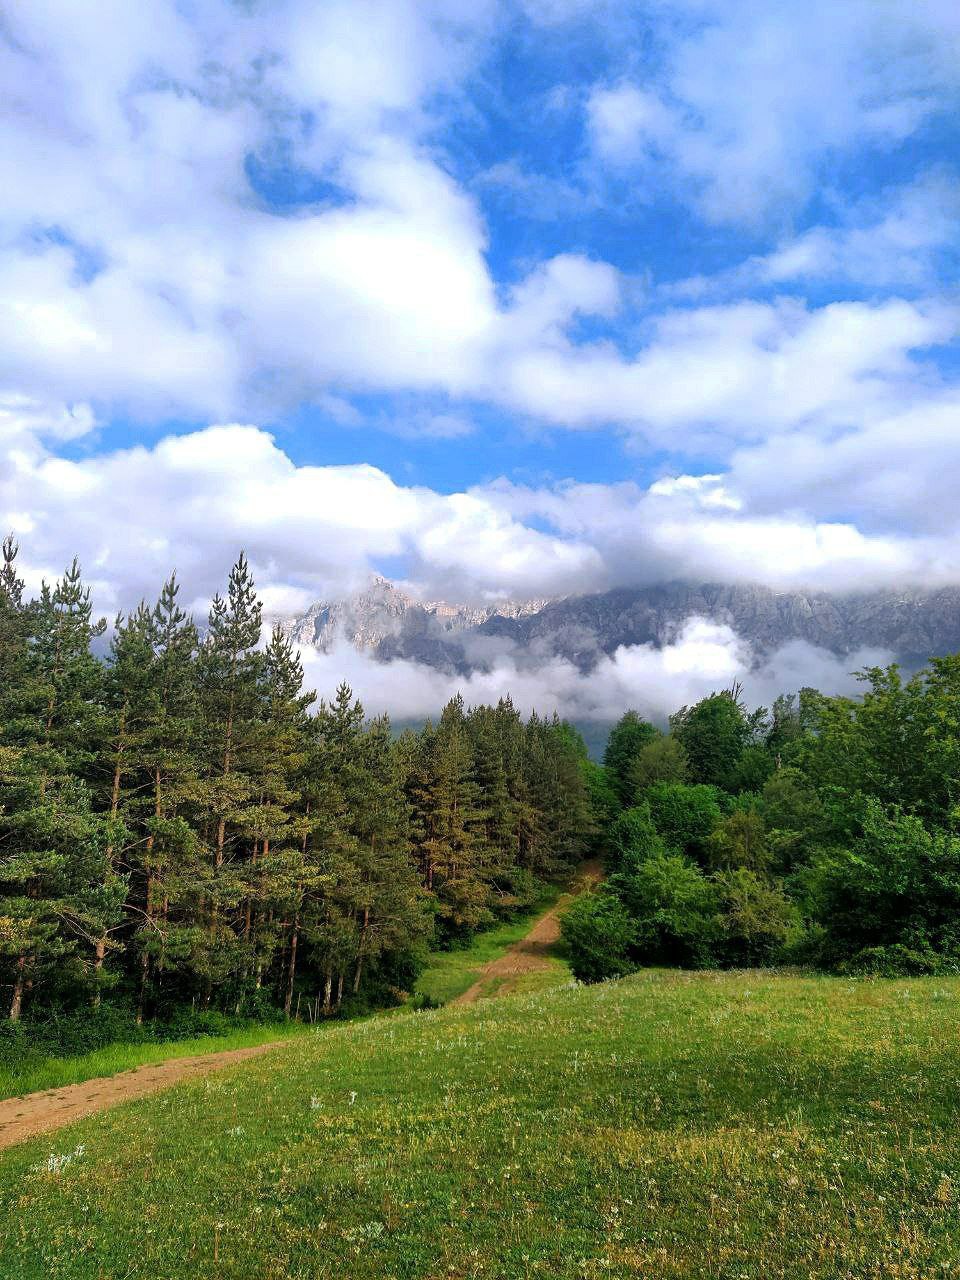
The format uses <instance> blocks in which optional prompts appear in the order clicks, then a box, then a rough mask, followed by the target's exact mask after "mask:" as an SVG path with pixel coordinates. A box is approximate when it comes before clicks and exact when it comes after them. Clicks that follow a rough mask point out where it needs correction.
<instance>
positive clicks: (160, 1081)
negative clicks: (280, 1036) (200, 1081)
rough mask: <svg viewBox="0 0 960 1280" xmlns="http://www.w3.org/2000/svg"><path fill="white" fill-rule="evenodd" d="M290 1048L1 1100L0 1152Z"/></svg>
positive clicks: (154, 1067)
mask: <svg viewBox="0 0 960 1280" xmlns="http://www.w3.org/2000/svg"><path fill="white" fill-rule="evenodd" d="M288 1043H289V1041H285V1040H272V1041H271V1042H270V1043H269V1044H258V1045H253V1046H251V1047H249V1048H246V1049H224V1050H223V1051H222V1052H220V1053H203V1054H197V1055H196V1056H194V1057H191V1058H169V1059H168V1060H167V1061H166V1062H154V1063H150V1064H148V1065H146V1066H143V1067H134V1068H132V1069H131V1070H129V1071H121V1072H120V1073H119V1074H118V1075H115V1076H103V1077H101V1078H100V1079H99V1080H85V1081H83V1083H81V1084H69V1085H65V1086H64V1087H63V1088H62V1089H44V1090H42V1091H41V1092H40V1093H28V1094H27V1095H26V1096H25V1097H23V1098H5V1099H4V1100H3V1101H0V1150H2V1149H3V1148H4V1147H12V1146H13V1145H14V1144H15V1143H17V1142H23V1141H24V1140H25V1139H26V1138H34V1137H36V1136H37V1135H39V1134H41V1133H47V1132H49V1131H50V1130H51V1129H59V1128H60V1126H61V1125H65V1124H70V1123H72V1121H74V1120H80V1119H82V1117H83V1116H90V1115H93V1114H94V1113H95V1112H97V1111H105V1110H106V1109H107V1108H108V1107H114V1106H116V1105H117V1104H118V1103H120V1102H128V1101H129V1100H130V1099H131V1098H142V1097H143V1096H144V1095H145V1094H148V1093H156V1092H158V1091H159V1090H161V1089H169V1088H170V1086H171V1085H174V1084H179V1083H180V1081H181V1080H191V1079H193V1078H194V1077H196V1076H201V1075H206V1074H207V1072H209V1071H219V1070H221V1069H222V1068H223V1067H232V1066H233V1065H234V1064H235V1063H238V1062H245V1061H246V1059H247V1058H255V1057H257V1055H258V1054H261V1053H267V1052H269V1050H271V1049H276V1048H277V1047H278V1046H279V1045H282V1044H288Z"/></svg>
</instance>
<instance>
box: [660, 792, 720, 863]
mask: <svg viewBox="0 0 960 1280" xmlns="http://www.w3.org/2000/svg"><path fill="white" fill-rule="evenodd" d="M646 801H647V804H648V805H649V807H650V815H651V817H652V818H653V822H654V826H655V827H656V829H657V831H658V832H659V833H660V835H661V836H663V839H664V841H665V842H666V844H667V847H668V848H669V849H670V851H671V852H673V853H684V854H689V855H690V856H691V857H694V858H697V859H698V860H701V861H702V860H703V859H704V857H705V854H706V849H707V841H708V840H709V838H710V836H711V834H712V833H713V831H714V830H715V829H716V828H717V826H718V825H719V823H720V819H721V818H722V816H723V814H722V810H721V808H720V799H719V796H718V793H717V790H716V788H715V787H708V786H706V785H704V784H702V783H701V784H697V785H695V786H687V785H686V784H685V783H682V782H658V783H655V784H654V785H653V786H652V787H650V788H648V790H647V793H646Z"/></svg>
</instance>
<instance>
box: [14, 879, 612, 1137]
mask: <svg viewBox="0 0 960 1280" xmlns="http://www.w3.org/2000/svg"><path fill="white" fill-rule="evenodd" d="M600 875H601V871H600V863H599V862H585V863H583V865H582V866H581V867H580V870H579V872H578V873H577V877H576V879H575V881H574V884H573V886H572V888H571V890H570V892H569V893H568V894H565V895H564V897H563V898H561V899H560V901H559V902H558V903H557V905H556V906H555V907H553V908H551V910H550V911H548V912H547V913H546V915H542V916H541V917H540V919H539V920H537V921H536V923H535V924H534V925H533V927H532V928H531V930H530V932H529V933H528V934H527V935H526V937H524V938H522V939H521V940H520V941H519V942H515V943H514V944H513V945H512V946H511V947H510V948H509V950H507V951H506V952H505V953H504V955H502V956H500V957H499V958H498V959H496V960H491V961H490V962H489V964H487V965H485V966H484V968H483V970H482V972H481V975H480V977H479V978H478V979H477V981H476V982H475V983H474V984H473V986H472V987H470V988H469V989H468V990H467V991H464V992H463V994H462V995H459V996H457V997H456V999H455V1000H452V1001H451V1002H450V1003H451V1004H474V1003H475V1002H476V1001H477V1000H480V999H482V998H483V997H485V996H492V995H497V996H502V995H508V994H509V993H510V992H511V991H512V990H513V989H514V987H516V985H517V983H518V982H519V980H520V978H521V977H522V976H523V975H524V974H528V973H534V972H536V971H537V970H541V969H547V968H549V967H550V962H551V953H552V950H553V947H554V944H555V943H556V942H557V940H558V938H559V937H560V919H559V912H560V911H561V910H562V909H563V907H564V906H565V905H566V904H567V903H568V902H569V901H570V898H571V897H573V896H575V895H576V894H578V893H582V892H583V891H584V890H585V889H588V888H589V887H590V886H591V885H593V884H595V883H596V882H597V881H598V880H599V879H600ZM289 1043H290V1042H289V1041H288V1040H272V1041H270V1042H269V1043H268V1044H258V1045H251V1046H248V1047H246V1048H243V1049H226V1050H223V1051H222V1052H219V1053H203V1054H196V1055H194V1056H192V1057H189V1058H169V1059H167V1061H165V1062H156V1063H150V1064H148V1065H145V1066H142V1067H136V1068H134V1069H133V1070H131V1071H121V1072H120V1073H118V1074H117V1075H114V1076H101V1077H100V1078H99V1079H96V1080H85V1081H83V1082H82V1083H81V1084H71V1085H65V1086H64V1087H62V1088H60V1089H44V1090H42V1091H41V1092H39V1093H30V1094H27V1095H26V1096H25V1097H22V1098H8V1099H4V1100H2V1101H0V1151H2V1150H3V1149H4V1148H5V1147H12V1146H14V1145H15V1144H16V1143H18V1142H23V1141H24V1140H25V1139H27V1138H34V1137H37V1136H39V1135H40V1134H43V1133H48V1132H50V1131H51V1130H53V1129H59V1128H60V1127H61V1126H62V1125H65V1124H70V1123H71V1122H72V1121H74V1120H80V1119H82V1118H83V1117H84V1116H89V1115H93V1114H94V1113H95V1112H97V1111H105V1110H106V1109H107V1108H108V1107H114V1106H116V1105H117V1104H118V1103H121V1102H129V1101H130V1100H131V1099H132V1098H142V1097H143V1096H144V1095H145V1094H148V1093H157V1092H159V1091H160V1090H161V1089H168V1088H170V1087H171V1086H172V1085H175V1084H179V1083H180V1082H181V1081H182V1080H190V1079H193V1078H194V1077H196V1076H201V1075H206V1074H207V1073H208V1072H210V1071H217V1070H220V1069H221V1068H223V1067H231V1066H234V1065H235V1064H236V1063H238V1062H244V1061H245V1060H246V1059H247V1058H253V1057H257V1056H258V1055H259V1054H261V1053H267V1052H268V1051H269V1050H271V1049H276V1048H278V1047H279V1046H280V1045H283V1044H289Z"/></svg>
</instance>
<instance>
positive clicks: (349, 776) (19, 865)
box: [0, 538, 960, 1026]
mask: <svg viewBox="0 0 960 1280" xmlns="http://www.w3.org/2000/svg"><path fill="white" fill-rule="evenodd" d="M17 554H18V548H17V546H16V544H15V542H14V541H13V540H12V539H11V538H8V539H7V540H6V541H5V543H4V545H3V567H2V571H0V987H2V992H3V999H4V1005H5V1013H6V1016H7V1024H8V1026H9V1025H10V1024H18V1023H19V1024H21V1026H22V1025H23V1024H24V1023H28V1024H34V1023H40V1022H42V1021H43V1019H44V1018H51V1017H52V1018H64V1017H70V1016H75V1015H76V1014H77V1013H78V1012H80V1013H82V1015H83V1017H84V1019H86V1020H88V1021H89V1020H90V1019H91V1018H93V1020H94V1021H96V1020H97V1019H99V1020H101V1021H104V1020H107V1022H109V1019H110V1017H114V1016H115V1017H118V1018H120V1019H121V1020H123V1019H126V1022H127V1024H129V1025H133V1026H141V1025H144V1024H160V1023H164V1022H170V1021H171V1020H174V1021H176V1020H177V1019H178V1018H179V1019H180V1024H179V1025H181V1026H182V1025H183V1019H184V1018H185V1017H189V1018H193V1019H194V1020H195V1021H196V1020H197V1019H200V1020H201V1021H202V1019H203V1018H204V1017H207V1018H209V1017H211V1016H212V1015H214V1014H217V1013H220V1014H223V1015H225V1016H231V1017H234V1018H240V1017H242V1018H265V1019H269V1018H275V1017H286V1018H290V1017H295V1018H301V1019H304V1018H308V1019H312V1020H316V1019H318V1018H321V1017H324V1016H330V1015H333V1014H336V1013H340V1012H346V1011H355V1010H358V1009H362V1008H367V1007H373V1006H380V1005H385V1004H390V1003H396V1002H398V1001H400V1000H402V999H404V998H405V996H406V993H409V992H410V991H411V989H412V987H413V984H414V980H415V978H416V975H417V972H418V969H419V967H420V966H422V964H423V963H424V959H425V956H426V954H427V951H428V949H429V948H438V947H439V948H443V947H456V946H458V945H460V944H463V943H464V942H468V941H469V940H470V939H471V937H473V936H474V935H475V934H476V933H477V932H478V931H481V930H483V929H484V928H486V927H488V926H490V925H491V924H493V923H495V922H497V921H501V920H505V919H510V918H511V917H513V916H516V915H517V913H520V912H522V911H524V910H525V909H529V907H530V906H531V904H533V903H534V902H535V901H536V900H537V897H538V894H539V893H540V892H541V890H542V887H543V885H544V884H545V882H548V881H560V880H562V879H563V878H564V877H565V876H568V875H569V873H570V871H571V870H572V869H573V868H574V867H575V866H576V865H577V864H578V863H579V862H580V861H581V860H582V859H583V858H584V857H585V856H600V857H602V859H603V862H604V866H605V872H606V874H605V878H604V880H603V882H602V884H601V885H600V886H599V888H598V889H597V890H596V891H594V892H591V893H587V894H584V895H582V896H581V897H580V898H578V899H577V900H576V901H575V902H574V903H573V905H572V906H571V907H570V908H569V909H568V911H567V912H566V914H565V916H564V919H563V937H564V941H565V944H566V948H567V952H568V958H569V962H570V965H571V967H572V970H573V972H574V974H575V976H576V977H577V978H579V979H581V980H583V981H597V980H600V979H604V978H608V977H615V976H619V975H622V974H626V973H628V972H630V971H632V970H634V969H636V968H638V967H641V966H646V965H665V966H684V967H692V968H704V967H746V966H754V965H793V966H804V967H808V968H810V967H812V968H817V969H824V970H830V971H838V972H843V973H849V974H854V973H875V974H914V973H916V974H921V973H939V972H945V971H954V970H956V969H957V968H958V964H960V835H958V832H957V825H958V821H960V807H958V805H960V795H958V789H960V734H958V727H957V726H958V714H960V657H947V658H938V659H934V660H932V661H931V663H930V665H929V667H928V668H927V669H926V670H924V671H922V672H920V673H919V674H917V675H914V676H913V677H911V678H905V677H904V676H902V674H901V673H900V672H899V670H898V669H897V668H896V667H890V668H887V669H880V668H876V669H871V670H868V671H865V672H863V673H861V678H862V680H863V682H864V692H863V695H862V696H860V697H856V698H852V697H828V696H825V695H822V694H820V693H818V692H817V691H816V690H813V689H804V690H801V691H800V693H799V694H796V695H791V694H785V695H783V696H781V697H780V698H778V699H777V700H776V701H775V703H774V704H773V707H772V708H771V709H770V710H769V711H768V710H766V709H764V708H760V709H756V710H753V711H751V710H749V709H748V707H747V705H746V703H745V702H744V698H743V691H742V689H741V688H740V687H739V686H737V687H734V688H732V689H728V690H721V691H719V692H716V693H713V694H711V695H710V696H709V697H706V698H704V699H702V700H701V701H700V702H698V703H697V704H696V705H694V706H692V707H683V708H681V709H680V710H679V711H678V712H677V713H676V714H675V715H673V716H672V717H671V718H670V721H669V726H667V727H665V728H660V727H657V726H656V725H654V724H652V723H650V722H649V721H646V720H644V719H643V718H642V717H641V716H640V715H639V714H638V713H637V712H635V711H628V712H626V713H625V714H624V716H623V717H622V719H621V720H620V721H619V723H618V724H617V725H616V726H615V727H614V728H613V730H612V732H611V734H610V737H609V741H608V743H607V746H606V752H605V755H604V759H603V763H602V764H601V763H598V762H595V761H592V760H590V759H588V756H587V751H586V748H585V746H584V743H583V740H582V738H581V737H580V735H579V734H578V733H577V731H576V730H575V729H574V728H572V727H571V726H570V725H568V724H567V723H565V722H563V721H561V720H560V719H559V718H557V717H556V716H553V717H552V718H548V719H545V718H542V717H540V716H537V715H531V716H530V717H529V718H528V719H526V720H524V719H523V717H522V716H521V715H520V714H519V712H518V710H517V709H516V708H515V707H514V705H513V704H512V703H511V702H510V701H509V700H508V699H504V700H501V701H500V702H499V703H498V704H497V705H496V706H480V707H475V708H466V707H465V706H464V704H463V702H462V700H461V699H459V698H457V699H454V700H453V701H452V702H450V703H449V704H448V705H447V706H446V707H445V708H444V710H443V712H442V714H441V715H440V717H439V719H438V720H437V721H436V723H427V724H426V725H424V726H423V727H422V728H420V729H418V730H410V729H407V730H405V731H403V732H395V731H394V730H393V729H392V728H391V725H390V723H389V721H388V720H387V719H386V718H384V717H380V718H373V719H368V718H367V717H366V716H365V714H364V711H363V708H362V707H361V706H360V704H359V703H358V702H357V701H356V700H355V699H354V697H353V695H352V693H351V691H350V689H349V688H348V687H347V686H346V685H341V687H340V688H339V689H338V690H337V691H336V694H335V696H334V697H333V699H332V701H330V702H326V701H319V702H318V701H317V698H316V695H315V694H314V693H312V692H310V691H308V690H305V689H304V673H303V669H302V666H301V664H300V660H299V655H298V654H297V653H296V652H295V651H294V650H293V648H292V646H291V644H290V642H289V641H288V640H287V639H286V638H285V637H284V635H283V633H282V631H281V630H280V629H279V628H274V630H273V632H272V635H271V636H270V638H269V641H268V642H266V643H264V642H263V640H262V634H263V616H262V607H261V603H260V601H259V600H258V598H257V593H256V588H255V584H254V582H253V580H252V577H251V572H250V568H249V565H248V563H247V561H246V560H245V558H244V557H243V556H241V557H240V559H239V560H238V561H237V563H236V564H235V566H234V567H233V570H232V571H231V573H230V577H229V581H228V583H227V585H226V588H225V593H224V595H222V596H221V595H217V596H215V597H214V599H213V602H212V605H211V607H210V611H209V617H208V618H207V620H206V624H205V625H204V626H203V627H202V628H199V627H198V626H197V625H196V623H195V622H194V620H193V619H192V618H191V617H190V616H188V613H187V611H186V610H184V609H183V608H182V607H181V606H180V605H179V603H178V594H179V590H180V588H179V584H178V583H177V580H176V577H175V576H171V578H170V579H169V580H168V581H167V582H166V583H165V584H164V586H163V588H162V590H161V592H160V596H159V599H158V600H157V602H156V603H155V604H154V605H152V606H148V605H146V604H141V605H140V606H139V607H138V608H137V609H136V610H135V611H134V612H133V613H131V614H130V615H129V616H125V617H119V618H117V619H116V620H115V623H114V625H113V626H112V628H110V630H109V633H108V629H107V624H106V622H105V621H104V620H103V619H99V620H98V619H95V618H94V615H93V610H92V604H91V598H90V592H89V589H88V588H87V587H86V586H85V585H84V583H83V580H82V576H81V572H80V569H79V566H78V565H77V563H76V562H74V563H73V564H72V565H71V566H70V567H69V568H68V569H67V570H66V572H65V573H64V575H63V577H62V578H61V579H60V580H59V581H58V582H56V583H55V584H54V585H52V586H50V585H47V584H44V585H43V587H42V589H41V591H40V594H39V597H38V598H36V599H27V598H26V597H25V590H24V584H23V582H22V580H21V579H20V577H19V576H18V572H17Z"/></svg>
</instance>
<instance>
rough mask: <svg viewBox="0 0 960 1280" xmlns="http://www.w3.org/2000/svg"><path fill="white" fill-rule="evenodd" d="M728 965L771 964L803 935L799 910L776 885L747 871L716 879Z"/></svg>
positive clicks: (727, 873)
mask: <svg viewBox="0 0 960 1280" xmlns="http://www.w3.org/2000/svg"><path fill="white" fill-rule="evenodd" d="M713 883H714V886H715V888H716V890H717V896H718V898H719V906H720V919H719V924H720V935H721V940H720V951H719V958H720V960H721V961H722V962H723V963H724V964H728V965H739V966H747V965H754V964H769V963H770V962H771V961H772V960H773V959H774V958H776V957H777V956H778V955H779V953H780V951H781V950H782V948H783V947H784V946H785V945H787V943H788V942H790V941H791V940H792V939H796V938H797V936H798V935H799V931H800V922H799V917H798V913H797V910H796V908H795V907H794V906H793V904H792V903H791V902H790V900H789V899H788V898H786V897H785V896H784V894H783V892H782V890H781V889H780V888H779V886H777V885H775V884H771V883H770V882H769V881H766V880H762V879H761V878H760V877H759V876H758V875H755V874H754V872H753V871H750V870H748V869H746V868H744V867H739V868H737V869H735V870H728V871H719V872H717V874H716V875H715V876H714V877H713Z"/></svg>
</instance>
